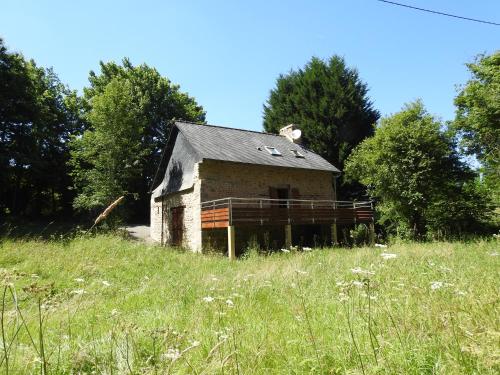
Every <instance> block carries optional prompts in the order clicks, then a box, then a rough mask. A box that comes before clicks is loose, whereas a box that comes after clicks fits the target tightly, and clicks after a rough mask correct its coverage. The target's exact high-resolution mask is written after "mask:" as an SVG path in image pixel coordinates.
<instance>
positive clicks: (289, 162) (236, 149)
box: [175, 121, 340, 173]
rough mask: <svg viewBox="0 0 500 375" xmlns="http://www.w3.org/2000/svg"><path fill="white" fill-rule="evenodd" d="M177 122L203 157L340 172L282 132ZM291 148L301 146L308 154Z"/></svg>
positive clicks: (298, 148)
mask: <svg viewBox="0 0 500 375" xmlns="http://www.w3.org/2000/svg"><path fill="white" fill-rule="evenodd" d="M175 125H176V126H177V128H178V129H179V130H180V131H181V132H182V133H183V134H184V136H185V137H186V138H187V140H188V142H189V143H190V144H191V146H193V148H194V150H195V151H196V153H197V154H198V157H199V158H201V159H210V160H223V161H231V162H236V163H248V164H259V165H272V166H278V167H288V168H302V169H315V170H323V171H331V172H334V173H339V172H340V171H339V170H338V169H337V168H336V167H334V166H333V165H332V164H330V163H329V162H328V161H326V160H325V159H323V158H322V157H321V156H319V155H318V154H316V153H314V152H312V151H310V150H308V149H306V148H304V147H302V146H300V145H297V144H294V143H292V142H290V141H289V140H288V139H287V138H285V137H283V136H280V135H276V134H269V133H260V132H255V131H250V130H243V129H233V128H225V127H221V126H213V125H198V124H193V123H189V122H180V121H179V122H176V123H175ZM265 146H271V147H275V148H276V149H278V150H279V151H280V152H281V155H282V156H273V155H271V154H270V153H269V152H268V151H267V150H266V149H265ZM259 148H260V149H259ZM291 150H298V151H299V152H300V153H301V154H302V155H304V158H299V157H296V156H295V155H294V154H293V153H292V152H291Z"/></svg>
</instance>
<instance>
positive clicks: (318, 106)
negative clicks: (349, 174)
mask: <svg viewBox="0 0 500 375" xmlns="http://www.w3.org/2000/svg"><path fill="white" fill-rule="evenodd" d="M379 116H380V115H379V113H378V111H376V110H375V109H374V108H373V105H372V102H371V100H370V99H369V98H368V87H367V85H366V83H364V82H362V81H361V79H360V78H359V74H358V72H357V71H356V70H355V69H352V68H349V67H347V66H346V63H345V61H344V59H343V58H341V57H338V56H333V57H332V58H330V59H329V60H328V61H323V60H320V59H318V58H313V59H312V60H311V61H310V62H309V63H308V64H307V65H306V66H305V67H304V68H303V69H299V70H297V71H291V72H290V73H288V74H286V75H280V76H279V78H278V79H277V81H276V87H275V88H274V89H273V90H271V93H270V95H269V98H268V100H267V103H266V104H265V105H264V129H265V130H266V131H268V132H273V133H278V132H279V129H280V128H282V127H283V126H285V125H287V124H290V123H294V124H297V125H298V126H299V127H300V128H301V130H302V132H303V141H304V145H305V146H306V147H308V148H310V149H311V150H313V151H315V152H317V153H318V154H320V155H321V156H323V157H324V158H325V159H326V160H328V161H329V162H331V163H332V164H333V165H335V166H336V167H338V168H340V169H343V167H344V161H345V159H346V158H347V156H348V155H349V154H350V152H351V150H352V149H353V148H354V147H355V146H356V145H357V144H358V143H359V142H361V141H362V140H363V139H365V138H366V137H368V136H370V135H372V134H373V131H374V124H375V123H376V121H377V120H378V118H379ZM352 190H353V189H352V186H350V187H344V189H341V195H344V197H346V198H347V196H348V194H349V192H352Z"/></svg>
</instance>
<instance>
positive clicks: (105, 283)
mask: <svg viewBox="0 0 500 375" xmlns="http://www.w3.org/2000/svg"><path fill="white" fill-rule="evenodd" d="M101 282H102V285H104V286H105V287H108V286H111V283H110V282H109V281H106V280H103V281H101Z"/></svg>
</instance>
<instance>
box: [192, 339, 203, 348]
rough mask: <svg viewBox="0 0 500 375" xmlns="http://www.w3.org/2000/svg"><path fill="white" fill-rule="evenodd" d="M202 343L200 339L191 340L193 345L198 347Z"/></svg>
mask: <svg viewBox="0 0 500 375" xmlns="http://www.w3.org/2000/svg"><path fill="white" fill-rule="evenodd" d="M200 345H201V342H199V341H198V340H193V341H191V347H193V348H194V347H197V346H200Z"/></svg>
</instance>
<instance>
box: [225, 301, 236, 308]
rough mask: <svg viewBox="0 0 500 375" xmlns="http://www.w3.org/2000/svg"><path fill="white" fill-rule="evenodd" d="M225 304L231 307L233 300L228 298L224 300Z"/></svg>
mask: <svg viewBox="0 0 500 375" xmlns="http://www.w3.org/2000/svg"><path fill="white" fill-rule="evenodd" d="M226 305H228V306H229V307H233V306H234V302H233V301H231V300H230V299H227V300H226Z"/></svg>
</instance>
